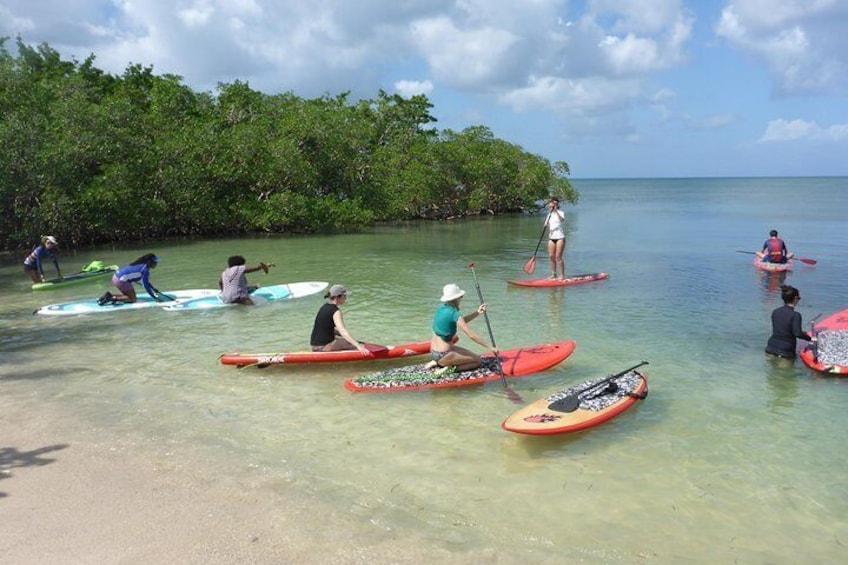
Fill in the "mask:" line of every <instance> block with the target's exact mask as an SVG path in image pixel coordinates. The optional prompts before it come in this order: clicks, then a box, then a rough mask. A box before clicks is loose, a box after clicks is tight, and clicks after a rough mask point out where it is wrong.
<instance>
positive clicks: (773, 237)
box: [757, 230, 795, 263]
mask: <svg viewBox="0 0 848 565" xmlns="http://www.w3.org/2000/svg"><path fill="white" fill-rule="evenodd" d="M794 256H795V254H794V253H789V251H788V250H787V249H786V242H784V241H783V240H782V239H780V238H779V237H777V230H771V231H770V232H769V238H768V239H767V240H766V241H765V243H763V250H762V251H760V252H759V253H757V257H759V258H760V259H761V260H763V261H765V262H767V263H786V261H788V260H789V259H792V258H793V257H794Z"/></svg>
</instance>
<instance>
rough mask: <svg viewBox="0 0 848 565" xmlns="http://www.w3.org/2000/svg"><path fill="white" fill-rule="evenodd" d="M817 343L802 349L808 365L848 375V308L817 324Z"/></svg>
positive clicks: (831, 372)
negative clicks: (847, 347)
mask: <svg viewBox="0 0 848 565" xmlns="http://www.w3.org/2000/svg"><path fill="white" fill-rule="evenodd" d="M813 332H814V333H815V335H816V340H817V343H816V344H810V345H808V346H807V347H805V348H804V350H803V351H801V360H802V361H803V362H804V364H805V365H807V367H809V368H811V369H813V370H815V371H820V372H822V373H830V374H833V375H848V357H846V355H848V349H846V345H848V335H847V334H848V309H845V310H842V311H841V312H836V313H835V314H831V315H830V316H828V317H827V318H825V319H824V320H822V321H821V322H819V323H817V324H815V326H814V328H813Z"/></svg>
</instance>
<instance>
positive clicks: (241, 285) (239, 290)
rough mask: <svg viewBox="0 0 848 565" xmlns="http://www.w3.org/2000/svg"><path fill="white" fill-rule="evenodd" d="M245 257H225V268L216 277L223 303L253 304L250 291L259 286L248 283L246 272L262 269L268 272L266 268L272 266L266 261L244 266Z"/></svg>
mask: <svg viewBox="0 0 848 565" xmlns="http://www.w3.org/2000/svg"><path fill="white" fill-rule="evenodd" d="M245 263H246V261H245V259H244V257H242V256H241V255H233V256H232V257H230V258H229V259H227V268H226V269H224V272H223V273H221V277H220V278H219V279H218V288H219V289H221V294H220V297H221V301H222V302H224V303H225V304H253V300H251V299H250V293H251V292H253V291H254V290H256V289H257V288H259V286H257V285H248V284H247V277H246V276H245V275H246V274H247V273H255V272H256V271H264V272H265V274H266V275H267V274H268V268H269V267H273V265H270V264H268V263H259V264H258V265H256V266H255V267H247V266H245Z"/></svg>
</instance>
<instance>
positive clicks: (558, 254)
mask: <svg viewBox="0 0 848 565" xmlns="http://www.w3.org/2000/svg"><path fill="white" fill-rule="evenodd" d="M550 207H551V211H550V213H549V214H548V219H547V220H545V223H546V225H547V226H548V256H549V257H550V259H551V277H550V278H551V279H557V280H563V279H565V262H564V261H563V259H562V254H563V252H564V251H565V230H564V229H563V227H562V223H563V222H564V221H565V215H564V214H563V213H562V212H561V211H560V209H559V198H557V197H556V196H553V197H551V202H550ZM557 271H559V276H557Z"/></svg>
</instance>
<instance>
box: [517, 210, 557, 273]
mask: <svg viewBox="0 0 848 565" xmlns="http://www.w3.org/2000/svg"><path fill="white" fill-rule="evenodd" d="M553 213H554V211H553V210H551V211H550V212H548V217H547V219H546V220H545V223H544V225H543V226H542V235H540V236H539V243H537V244H536V251H534V252H533V256H532V257H530V260H529V261H527V262H526V263H524V272H525V273H527V274H528V275H532V274H533V273H534V272H535V271H536V253H538V252H539V247H541V246H542V238H544V237H545V229H546V228H547V227H548V220H550V219H551V214H553Z"/></svg>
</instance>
